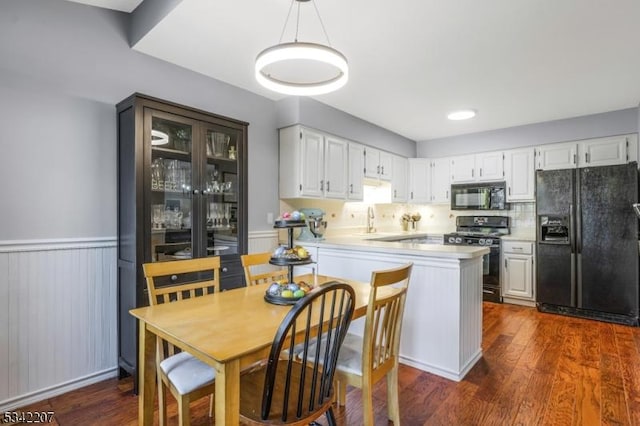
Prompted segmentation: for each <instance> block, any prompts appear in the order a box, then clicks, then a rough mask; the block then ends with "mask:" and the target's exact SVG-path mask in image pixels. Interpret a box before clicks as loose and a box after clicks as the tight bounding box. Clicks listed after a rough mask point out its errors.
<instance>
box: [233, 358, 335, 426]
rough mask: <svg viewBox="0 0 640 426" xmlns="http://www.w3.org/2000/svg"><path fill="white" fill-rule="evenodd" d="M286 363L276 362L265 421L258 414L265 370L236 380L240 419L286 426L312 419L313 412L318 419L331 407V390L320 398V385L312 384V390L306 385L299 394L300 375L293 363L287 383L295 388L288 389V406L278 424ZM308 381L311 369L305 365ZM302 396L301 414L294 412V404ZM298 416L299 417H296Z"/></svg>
mask: <svg viewBox="0 0 640 426" xmlns="http://www.w3.org/2000/svg"><path fill="white" fill-rule="evenodd" d="M287 372H288V371H287V363H286V362H284V361H280V362H279V367H278V369H277V374H276V377H275V380H274V383H275V387H274V392H273V400H272V405H271V411H270V413H269V417H268V419H262V416H261V413H260V407H261V405H260V402H261V400H262V392H263V389H264V381H265V367H264V366H263V367H262V368H258V369H255V370H253V371H250V372H248V373H246V374H242V375H241V376H240V389H242V392H241V393H240V415H241V416H242V417H243V418H244V420H245V421H248V423H250V424H256V423H259V424H263V423H269V424H289V423H296V422H297V421H299V420H300V419H305V418H307V417H309V416H310V415H312V414H313V413H314V412H319V414H318V415H321V414H322V413H323V412H324V411H326V410H327V409H328V407H330V406H331V403H332V400H333V389H331V391H330V394H328V395H323V396H320V394H321V392H320V388H319V386H320V381H318V382H317V383H316V388H315V390H314V389H312V388H311V387H310V386H309V383H310V381H309V380H308V381H307V386H306V387H305V388H303V392H302V394H300V392H299V391H300V389H299V385H298V384H299V383H300V381H301V376H302V372H303V368H302V364H301V363H293V364H292V366H291V371H290V373H291V377H292V379H291V383H295V386H292V388H291V389H290V393H289V396H288V397H289V400H290V402H289V404H284V405H287V406H288V410H287V420H286V421H283V420H282V413H283V409H282V408H283V401H284V395H285V391H284V390H285V386H286V385H285V383H286V380H287ZM305 374H306V375H307V376H308V377H312V375H313V366H312V365H307V370H306V373H305ZM311 392H313V393H314V394H315V395H316V397H315V398H314V403H315V406H314V407H313V408H312V409H311V410H309V408H310V407H309V400H308V398H309V395H310V394H311ZM301 395H304V396H303V398H302V399H303V401H304V403H303V404H301V405H302V407H301V412H300V413H298V412H297V406H298V402H299V400H300V396H301ZM298 414H300V415H298Z"/></svg>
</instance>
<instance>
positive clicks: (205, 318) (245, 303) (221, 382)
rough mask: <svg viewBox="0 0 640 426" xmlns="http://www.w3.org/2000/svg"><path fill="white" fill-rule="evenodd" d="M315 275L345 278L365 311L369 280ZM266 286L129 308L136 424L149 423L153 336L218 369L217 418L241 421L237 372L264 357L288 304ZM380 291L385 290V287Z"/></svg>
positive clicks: (220, 421)
mask: <svg viewBox="0 0 640 426" xmlns="http://www.w3.org/2000/svg"><path fill="white" fill-rule="evenodd" d="M317 277H318V278H317V283H318V285H322V284H324V283H328V282H330V281H339V282H344V283H347V284H349V285H350V286H351V287H352V288H353V289H354V290H355V294H356V306H355V310H354V318H358V317H362V316H364V315H365V314H366V310H367V304H368V301H369V292H370V285H369V283H365V282H360V281H353V280H345V279H342V278H338V277H328V276H323V275H318V276H317ZM313 278H314V277H313V276H312V275H301V276H298V277H296V278H295V281H296V282H300V281H305V282H307V283H313ZM267 287H268V285H266V284H265V285H256V286H250V287H243V288H239V289H235V290H230V291H224V292H220V293H216V294H211V295H207V296H201V297H196V298H192V299H186V300H180V301H177V302H173V303H165V304H161V305H155V306H148V307H144V308H137V309H132V310H131V311H130V313H131V315H133V316H134V317H136V318H137V319H138V320H139V324H140V327H139V332H140V344H139V348H140V349H139V351H140V352H139V362H138V378H139V382H138V383H139V386H138V389H139V394H138V424H140V425H151V424H153V411H154V400H155V393H156V339H157V338H161V339H164V340H166V341H168V342H170V343H172V344H173V345H175V346H177V347H179V348H180V349H182V350H184V351H187V352H189V353H190V354H192V355H193V356H195V357H196V358H198V359H200V360H201V361H203V362H205V363H207V364H208V365H210V366H212V367H213V368H214V369H215V370H216V379H215V421H216V424H217V425H234V426H236V425H238V424H239V423H240V419H239V416H240V414H239V407H240V372H241V371H242V370H243V369H246V368H248V367H250V366H252V365H254V364H255V363H256V362H259V361H261V360H264V359H266V358H267V357H268V354H269V350H270V349H271V343H272V342H273V338H274V336H275V333H276V330H277V329H278V327H279V326H280V323H281V322H282V320H283V319H284V317H285V315H286V314H287V312H288V311H289V310H290V308H291V306H287V305H284V306H282V305H274V304H271V303H268V302H266V301H265V300H264V294H265V291H266V289H267ZM388 291H393V290H392V289H388ZM380 296H385V294H384V292H383V294H380Z"/></svg>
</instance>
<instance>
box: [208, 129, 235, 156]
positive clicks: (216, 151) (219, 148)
mask: <svg viewBox="0 0 640 426" xmlns="http://www.w3.org/2000/svg"><path fill="white" fill-rule="evenodd" d="M212 138H213V156H214V157H225V156H226V155H227V154H228V149H229V140H230V139H231V137H230V136H229V135H227V134H224V133H220V132H214V133H213V136H212Z"/></svg>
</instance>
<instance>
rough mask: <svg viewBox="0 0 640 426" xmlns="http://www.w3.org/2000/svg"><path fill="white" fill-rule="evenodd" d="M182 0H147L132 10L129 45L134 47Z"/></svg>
mask: <svg viewBox="0 0 640 426" xmlns="http://www.w3.org/2000/svg"><path fill="white" fill-rule="evenodd" d="M181 2H182V0H145V1H143V2H142V3H140V5H139V6H138V7H136V9H135V10H134V11H133V12H131V20H130V26H129V46H131V47H134V46H135V45H136V44H137V43H138V42H139V41H140V40H142V38H143V37H144V36H146V35H147V34H148V33H149V31H151V30H152V29H153V28H154V27H155V26H156V25H158V24H159V23H160V21H162V20H163V19H164V18H165V17H166V16H167V15H168V14H169V13H170V12H171V11H172V10H173V9H174V8H175V7H176V6H177V5H178V4H180V3H181Z"/></svg>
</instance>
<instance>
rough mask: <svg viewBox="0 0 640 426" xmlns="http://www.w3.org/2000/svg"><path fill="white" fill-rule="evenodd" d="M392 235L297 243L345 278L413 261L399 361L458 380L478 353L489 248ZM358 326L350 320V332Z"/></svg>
mask: <svg viewBox="0 0 640 426" xmlns="http://www.w3.org/2000/svg"><path fill="white" fill-rule="evenodd" d="M417 236H418V235H414V237H417ZM378 237H379V236H378ZM398 238H401V237H398ZM405 238H406V236H405ZM393 239H394V237H393V236H389V235H385V236H384V237H382V238H376V236H374V235H371V236H369V237H366V238H365V237H363V236H361V235H360V236H345V237H342V236H341V237H331V238H327V239H325V240H321V241H314V242H309V241H298V243H299V244H301V245H304V246H305V247H307V248H308V250H310V252H311V253H312V256H313V258H314V259H316V260H317V264H318V265H317V267H318V272H319V273H321V274H323V275H331V276H338V277H343V278H345V279H353V280H359V281H369V280H370V278H371V272H372V271H374V270H380V269H388V268H393V267H397V266H399V265H403V264H406V263H408V262H413V265H414V266H413V271H412V276H411V283H410V285H409V290H408V297H407V302H406V306H405V313H404V319H403V328H402V337H401V341H400V362H402V363H404V364H407V365H410V366H412V367H415V368H419V369H421V370H424V371H428V372H430V373H433V374H437V375H439V376H442V377H445V378H447V379H451V380H456V381H460V380H462V378H463V377H464V376H465V374H466V373H467V372H468V371H469V370H470V369H471V368H472V367H473V365H474V364H475V363H476V362H477V361H478V360H479V359H480V357H481V356H482V348H481V343H482V256H483V255H484V254H486V253H488V252H489V249H488V248H485V247H479V246H474V247H466V246H444V245H439V244H420V243H415V242H402V241H389V240H393ZM363 326H364V321H363V320H357V321H354V322H353V323H352V329H353V332H362V330H363Z"/></svg>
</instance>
